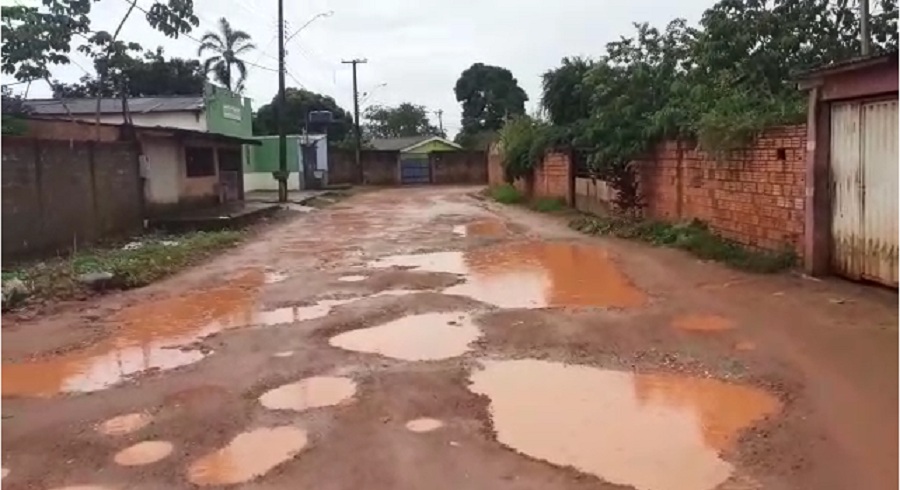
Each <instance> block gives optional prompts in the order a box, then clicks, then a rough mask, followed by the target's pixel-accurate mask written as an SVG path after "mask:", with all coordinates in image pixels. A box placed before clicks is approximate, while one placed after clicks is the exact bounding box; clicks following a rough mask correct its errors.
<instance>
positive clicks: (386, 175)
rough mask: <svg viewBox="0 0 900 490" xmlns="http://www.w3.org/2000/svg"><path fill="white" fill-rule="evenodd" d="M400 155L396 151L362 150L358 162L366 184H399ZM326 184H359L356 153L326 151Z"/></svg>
mask: <svg viewBox="0 0 900 490" xmlns="http://www.w3.org/2000/svg"><path fill="white" fill-rule="evenodd" d="M399 158H400V153H399V152H396V151H381V150H363V151H361V152H360V154H359V161H360V163H361V164H362V167H363V171H364V172H365V179H366V183H367V184H371V185H397V184H398V183H399V175H398V171H399V168H400V167H399V164H398V163H397V162H398V159H399ZM328 183H329V184H359V170H358V169H357V168H356V152H355V151H354V150H347V149H343V148H329V149H328Z"/></svg>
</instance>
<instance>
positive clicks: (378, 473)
mask: <svg viewBox="0 0 900 490" xmlns="http://www.w3.org/2000/svg"><path fill="white" fill-rule="evenodd" d="M472 191H473V189H471V188H418V189H393V190H381V191H375V192H368V193H363V194H359V195H356V196H354V197H352V198H350V199H349V200H346V201H344V202H342V203H340V204H338V205H335V206H333V207H330V208H327V209H325V210H321V211H317V212H313V213H309V214H306V215H303V216H300V217H298V218H297V219H296V220H293V221H290V222H287V223H285V224H283V225H280V226H278V227H276V228H274V229H272V230H270V231H268V232H266V233H265V234H263V235H262V236H260V237H259V238H258V239H255V240H254V241H253V242H252V243H249V244H246V245H244V246H242V247H240V248H239V249H237V250H234V251H232V252H230V253H227V254H225V255H223V256H222V257H219V258H217V259H215V260H214V261H212V262H211V263H209V264H207V265H205V266H203V267H198V268H196V269H193V270H190V271H187V272H185V273H183V274H180V275H178V276H176V277H173V278H171V279H168V280H166V281H163V282H161V283H159V284H156V285H154V286H151V287H147V288H144V289H141V290H137V291H131V292H125V293H121V294H115V295H111V296H106V297H104V298H101V299H98V300H95V301H92V302H90V303H87V304H85V305H83V306H81V307H79V308H71V309H68V310H66V311H63V312H61V313H59V314H55V315H53V316H51V317H43V318H39V319H36V320H32V321H27V322H15V323H14V322H10V321H5V322H4V325H3V344H2V347H3V367H2V377H3V379H2V382H3V383H2V390H3V421H2V431H3V455H2V466H3V473H4V478H3V487H4V488H5V489H24V488H29V489H31V488H35V489H44V488H58V487H63V488H64V487H70V488H76V486H77V488H82V489H84V488H97V489H99V488H109V489H124V488H129V489H174V488H195V486H197V485H200V486H211V485H235V486H237V487H239V488H251V489H276V488H316V489H318V490H328V489H360V488H365V489H420V488H422V489H425V488H427V489H514V488H516V489H533V488H540V489H582V488H583V489H587V488H601V489H606V488H609V489H612V488H632V487H633V488H639V489H648V490H702V489H712V488H719V489H741V490H745V489H763V488H765V489H845V488H854V489H887V488H896V486H897V456H898V454H897V444H896V442H897V434H898V424H897V321H898V319H897V297H896V294H895V293H893V292H889V291H885V290H880V289H876V288H868V287H863V286H858V285H853V284H849V283H843V282H840V281H826V282H819V281H813V280H810V279H804V278H801V277H798V276H795V275H781V276H757V275H747V274H743V273H738V272H735V271H732V270H729V269H727V268H725V267H723V266H721V265H718V264H712V263H702V262H699V261H697V260H695V259H693V258H691V257H690V256H687V255H685V254H683V253H681V252H678V251H674V250H668V249H656V248H652V247H648V246H644V245H639V244H635V243H629V242H623V241H617V240H602V239H597V238H589V237H584V236H581V235H579V234H576V233H574V232H572V231H570V230H568V229H567V228H566V227H565V225H564V223H563V222H562V221H561V220H559V219H556V218H553V217H548V216H544V215H537V214H533V213H530V212H528V211H525V210H522V209H518V208H510V207H503V206H499V205H495V204H491V203H485V202H481V201H478V200H476V199H474V198H472V197H470V196H469V195H468V193H470V192H472ZM87 485H90V486H87Z"/></svg>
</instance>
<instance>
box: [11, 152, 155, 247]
mask: <svg viewBox="0 0 900 490" xmlns="http://www.w3.org/2000/svg"><path fill="white" fill-rule="evenodd" d="M141 194H142V192H141V180H140V172H139V165H138V153H137V150H136V148H135V147H134V146H133V145H132V144H129V143H110V142H99V143H97V142H77V141H76V142H72V143H69V142H64V141H51V140H36V139H30V138H11V137H4V138H3V172H2V199H3V206H2V208H3V209H2V213H3V218H2V228H3V233H2V237H3V238H2V241H3V260H10V259H16V258H22V257H26V256H38V255H41V254H48V253H53V252H55V251H57V250H64V249H69V248H71V247H72V245H73V244H74V243H79V244H80V243H88V242H92V241H95V240H97V239H100V238H103V237H106V236H110V235H116V234H122V233H127V232H129V231H132V230H136V229H140V228H141V226H142V220H143V209H142V208H143V206H142V197H141Z"/></svg>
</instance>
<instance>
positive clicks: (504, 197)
mask: <svg viewBox="0 0 900 490" xmlns="http://www.w3.org/2000/svg"><path fill="white" fill-rule="evenodd" d="M491 198H493V199H494V200H495V201H497V202H499V203H503V204H516V203H520V202H522V200H523V199H524V196H523V195H522V193H521V192H519V190H518V189H516V188H515V187H513V186H512V185H511V184H503V185H498V186H495V187H492V188H491Z"/></svg>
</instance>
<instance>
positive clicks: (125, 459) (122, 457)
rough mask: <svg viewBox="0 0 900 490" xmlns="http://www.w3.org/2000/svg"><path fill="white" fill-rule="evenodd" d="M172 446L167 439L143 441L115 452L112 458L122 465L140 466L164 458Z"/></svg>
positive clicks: (170, 452) (170, 451)
mask: <svg viewBox="0 0 900 490" xmlns="http://www.w3.org/2000/svg"><path fill="white" fill-rule="evenodd" d="M173 448H174V446H173V445H172V443H171V442H169V441H143V442H139V443H137V444H135V445H133V446H129V447H127V448H125V449H123V450H121V451H119V452H117V453H116V455H115V456H114V457H113V460H114V461H115V462H116V464H119V465H122V466H142V465H145V464H151V463H155V462H157V461H160V460H162V459H164V458H165V457H167V456H168V455H170V454H172V449H173Z"/></svg>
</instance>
